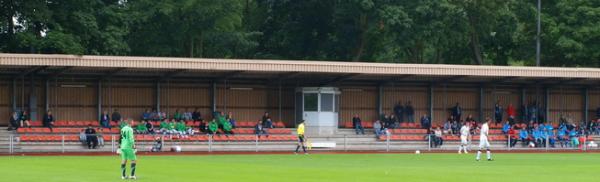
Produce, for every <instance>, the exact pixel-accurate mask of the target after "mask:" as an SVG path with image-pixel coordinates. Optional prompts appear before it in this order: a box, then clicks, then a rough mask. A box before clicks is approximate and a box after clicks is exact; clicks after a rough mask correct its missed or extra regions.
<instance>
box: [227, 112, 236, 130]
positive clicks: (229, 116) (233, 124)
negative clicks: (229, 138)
mask: <svg viewBox="0 0 600 182" xmlns="http://www.w3.org/2000/svg"><path fill="white" fill-rule="evenodd" d="M225 119H226V120H227V121H229V124H230V125H231V128H234V129H235V128H236V122H235V119H233V113H232V112H229V113H227V118H225Z"/></svg>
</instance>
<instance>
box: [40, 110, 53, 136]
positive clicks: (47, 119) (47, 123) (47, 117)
mask: <svg viewBox="0 0 600 182" xmlns="http://www.w3.org/2000/svg"><path fill="white" fill-rule="evenodd" d="M42 124H43V125H44V127H47V128H50V131H51V132H53V130H52V127H54V116H53V115H52V111H50V110H48V111H47V112H46V114H44V118H43V119H42Z"/></svg>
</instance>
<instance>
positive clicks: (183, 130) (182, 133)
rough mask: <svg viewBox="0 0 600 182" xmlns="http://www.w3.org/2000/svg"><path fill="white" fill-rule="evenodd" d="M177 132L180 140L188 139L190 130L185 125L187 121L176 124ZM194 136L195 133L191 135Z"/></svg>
mask: <svg viewBox="0 0 600 182" xmlns="http://www.w3.org/2000/svg"><path fill="white" fill-rule="evenodd" d="M175 130H176V133H177V134H178V135H179V137H180V138H187V137H188V136H187V135H188V128H187V126H186V125H185V121H183V120H179V122H176V123H175ZM191 134H193V133H191Z"/></svg>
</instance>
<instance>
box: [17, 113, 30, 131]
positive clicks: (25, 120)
mask: <svg viewBox="0 0 600 182" xmlns="http://www.w3.org/2000/svg"><path fill="white" fill-rule="evenodd" d="M29 120H30V118H29V113H28V112H27V111H23V112H21V117H20V123H19V124H20V125H19V126H20V127H29V128H31V123H29Z"/></svg>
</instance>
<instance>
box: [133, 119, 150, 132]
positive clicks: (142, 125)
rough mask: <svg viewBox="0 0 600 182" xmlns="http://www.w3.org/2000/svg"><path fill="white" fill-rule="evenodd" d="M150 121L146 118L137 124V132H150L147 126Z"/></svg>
mask: <svg viewBox="0 0 600 182" xmlns="http://www.w3.org/2000/svg"><path fill="white" fill-rule="evenodd" d="M147 123H148V122H146V121H145V120H144V121H142V122H141V123H138V124H137V126H135V132H136V133H138V134H146V133H148V127H146V124H147Z"/></svg>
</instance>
